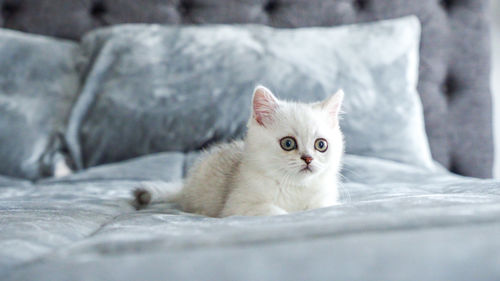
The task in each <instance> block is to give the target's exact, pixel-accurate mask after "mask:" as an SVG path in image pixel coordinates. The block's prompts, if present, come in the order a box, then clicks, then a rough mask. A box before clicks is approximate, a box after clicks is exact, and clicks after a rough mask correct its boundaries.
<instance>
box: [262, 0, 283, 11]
mask: <svg viewBox="0 0 500 281" xmlns="http://www.w3.org/2000/svg"><path fill="white" fill-rule="evenodd" d="M279 5H280V3H279V1H278V0H270V1H269V2H267V3H266V4H265V5H264V11H266V13H268V14H272V13H274V12H276V10H278V7H279Z"/></svg>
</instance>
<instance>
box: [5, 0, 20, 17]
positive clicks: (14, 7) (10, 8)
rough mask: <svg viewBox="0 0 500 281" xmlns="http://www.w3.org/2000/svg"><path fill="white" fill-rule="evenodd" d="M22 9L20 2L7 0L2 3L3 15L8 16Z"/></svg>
mask: <svg viewBox="0 0 500 281" xmlns="http://www.w3.org/2000/svg"><path fill="white" fill-rule="evenodd" d="M20 9H21V6H20V3H16V2H9V1H6V2H5V3H3V5H2V17H4V18H8V17H9V16H11V15H13V14H16V13H17V12H19V10H20Z"/></svg>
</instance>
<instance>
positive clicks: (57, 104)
mask: <svg viewBox="0 0 500 281" xmlns="http://www.w3.org/2000/svg"><path fill="white" fill-rule="evenodd" d="M78 54H79V47H78V45H77V44H75V43H71V42H67V41H60V40H54V39H50V38H47V37H42V36H37V35H28V34H23V33H20V32H15V31H9V30H5V29H0V174H4V175H9V176H13V177H22V178H28V179H32V180H34V179H37V178H39V177H41V176H48V175H51V173H52V168H53V164H54V161H55V159H56V158H59V156H60V155H62V154H60V151H61V150H64V146H63V137H62V134H60V133H59V132H63V131H64V129H65V126H66V120H67V118H68V115H69V112H70V110H71V106H72V104H73V102H74V100H76V97H77V92H78V86H79V74H78V71H77V70H76V68H77V67H76V65H77V62H76V61H77V58H78Z"/></svg>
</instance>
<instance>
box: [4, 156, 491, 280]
mask: <svg viewBox="0 0 500 281" xmlns="http://www.w3.org/2000/svg"><path fill="white" fill-rule="evenodd" d="M194 158H196V155H195V154H190V155H184V154H181V153H163V154H156V155H150V156H146V157H142V158H138V159H135V160H131V161H127V162H122V163H119V164H113V165H107V166H100V167H96V168H92V169H90V170H88V171H86V172H83V173H80V174H75V175H72V176H70V177H67V178H65V179H60V180H45V181H41V182H38V183H37V184H31V183H29V182H24V181H16V180H12V179H6V178H0V279H1V280H154V279H165V280H186V279H192V280H235V279H239V280H277V279H283V280H311V279H312V280H320V279H322V280H332V279H340V280H356V279H357V280H368V279H370V280H403V279H404V280H493V279H496V280H498V279H499V278H500V239H499V237H500V182H498V181H494V180H479V179H472V178H465V177H459V176H455V175H452V174H449V173H448V172H446V171H444V169H439V168H438V169H436V170H432V171H430V170H424V169H422V168H416V167H413V166H409V165H403V164H399V163H396V162H391V161H387V160H379V159H375V158H367V157H360V156H354V155H348V156H346V159H345V168H344V171H343V175H344V184H343V187H342V190H341V194H342V196H341V197H342V204H340V205H338V206H334V207H330V208H324V209H317V210H312V211H307V212H300V213H295V214H290V215H284V216H275V217H230V218H223V219H216V218H207V217H202V216H198V215H193V214H187V213H183V212H181V211H180V210H179V209H178V208H176V206H175V205H153V206H151V207H150V208H147V209H144V210H140V211H136V210H134V209H133V208H132V207H131V206H130V205H129V204H128V201H129V200H130V191H131V189H132V188H134V187H136V186H137V185H138V184H139V183H140V182H141V181H144V180H155V181H157V180H161V181H178V180H180V179H181V178H182V176H183V175H184V174H185V170H186V168H187V167H189V166H190V164H191V163H192V161H193V159H194Z"/></svg>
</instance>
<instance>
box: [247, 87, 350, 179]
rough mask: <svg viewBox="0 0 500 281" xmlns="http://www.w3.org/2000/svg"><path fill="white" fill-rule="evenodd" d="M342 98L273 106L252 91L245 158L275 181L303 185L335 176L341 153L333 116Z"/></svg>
mask: <svg viewBox="0 0 500 281" xmlns="http://www.w3.org/2000/svg"><path fill="white" fill-rule="evenodd" d="M343 97H344V93H343V92H342V90H339V91H338V92H337V93H336V94H334V95H332V96H331V97H329V98H327V99H326V100H324V101H322V102H316V103H311V104H306V103H296V102H286V101H281V100H278V99H277V98H276V97H275V96H274V95H273V94H272V93H271V91H270V90H269V89H267V88H265V87H263V86H258V87H257V88H255V90H254V94H253V99H252V117H251V118H250V120H249V122H248V135H247V139H246V152H247V153H248V154H247V155H248V157H249V158H250V159H249V160H250V161H252V162H253V163H254V164H256V165H259V167H260V168H262V171H263V172H265V173H266V174H267V175H269V176H272V177H275V178H276V179H277V180H278V181H279V180H283V181H287V180H293V181H295V182H297V181H299V182H301V181H307V180H310V179H313V178H314V177H316V176H318V175H322V174H323V173H325V172H326V173H337V171H338V169H339V167H340V161H341V157H342V154H343V151H344V141H343V136H342V133H341V131H340V128H339V111H340V106H341V104H342V100H343Z"/></svg>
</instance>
